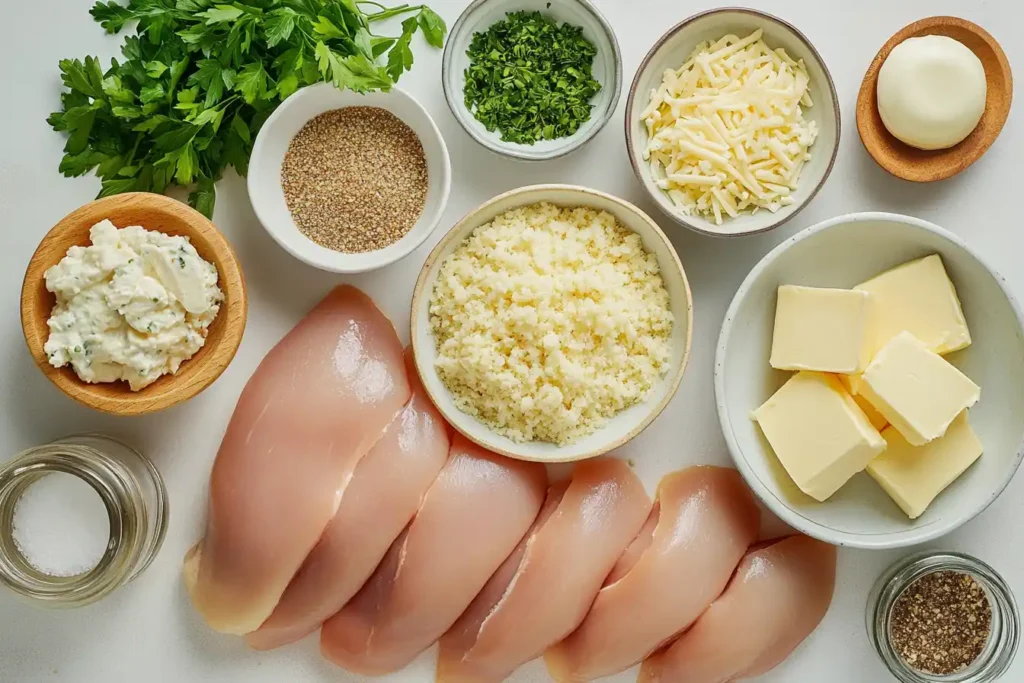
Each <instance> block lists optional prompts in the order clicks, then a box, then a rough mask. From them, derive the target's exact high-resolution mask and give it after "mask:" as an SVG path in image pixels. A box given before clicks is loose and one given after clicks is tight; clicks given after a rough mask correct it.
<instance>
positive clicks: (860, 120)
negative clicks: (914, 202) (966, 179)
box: [857, 17, 1013, 183]
mask: <svg viewBox="0 0 1024 683" xmlns="http://www.w3.org/2000/svg"><path fill="white" fill-rule="evenodd" d="M920 36H948V37H949V38H953V39H954V40H958V41H960V42H961V43H963V44H964V45H966V46H967V47H968V48H969V49H970V50H971V52H973V53H974V54H976V55H977V56H978V59H980V60H981V63H982V65H983V66H984V67H985V79H986V81H987V83H988V94H987V97H986V99H985V112H984V113H983V114H982V116H981V121H979V122H978V126H977V127H976V128H975V129H974V130H973V131H972V132H971V134H970V135H968V136H967V138H966V139H964V140H963V141H961V142H960V143H959V144H957V145H955V146H953V147H950V148H949V149H940V150H934V151H926V150H921V149H916V148H914V147H911V146H910V145H908V144H906V143H903V142H901V141H899V140H897V139H896V138H895V137H893V135H892V134H891V133H890V132H889V131H888V130H886V128H885V124H883V123H882V117H881V115H880V114H879V113H878V101H877V98H876V89H877V86H878V70H879V69H881V68H882V63H883V62H885V60H886V58H887V57H888V56H889V53H890V52H892V49H893V48H894V47H896V46H897V45H899V44H900V43H902V42H903V41H904V40H906V39H907V38H917V37H920ZM1012 101H1013V75H1012V74H1011V72H1010V62H1009V61H1008V60H1007V59H1006V54H1005V53H1003V49H1002V48H1001V47H1000V46H999V43H998V42H996V39H995V38H993V37H992V35H991V34H989V32H988V31H986V30H985V29H983V28H981V27H980V26H978V25H977V24H973V23H971V22H969V21H967V20H965V19H959V18H957V17H929V18H927V19H921V20H920V21H915V22H914V23H913V24H910V25H909V26H906V27H904V28H903V29H902V30H900V31H899V32H898V33H897V34H896V35H894V36H893V37H892V38H890V39H889V41H888V42H887V43H886V44H885V45H883V46H882V49H881V50H879V52H878V54H877V55H875V59H874V61H872V62H871V66H870V67H868V72H867V74H866V75H865V76H864V82H863V83H862V84H861V86H860V94H859V95H858V96H857V131H858V132H859V133H860V139H861V141H862V142H863V143H864V147H865V148H867V150H868V153H869V154H871V156H872V157H874V159H875V161H876V162H878V165H879V166H881V167H882V168H884V169H885V170H886V171H888V172H889V173H891V174H893V175H894V176H896V177H898V178H903V179H904V180H910V181H913V182H915V183H930V182H932V181H935V180H945V179H946V178H950V177H952V176H954V175H956V174H957V173H959V172H960V171H962V170H964V169H965V168H967V167H968V166H970V165H971V164H973V163H974V162H975V161H977V160H978V159H980V158H981V155H982V154H984V153H985V152H986V151H987V150H988V148H989V147H991V146H992V143H993V142H995V141H996V138H997V137H999V131H1001V130H1002V129H1003V124H1004V123H1006V118H1007V117H1008V116H1009V115H1010V103H1011V102H1012Z"/></svg>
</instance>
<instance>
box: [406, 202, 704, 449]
mask: <svg viewBox="0 0 1024 683" xmlns="http://www.w3.org/2000/svg"><path fill="white" fill-rule="evenodd" d="M692 328H693V307H692V301H691V294H690V288H689V284H688V283H687V280H686V274H685V273H684V271H683V267H682V264H681V263H680V261H679V257H678V256H677V254H676V252H675V249H674V248H673V247H672V244H671V243H670V242H669V240H668V238H667V237H666V236H665V234H664V233H663V232H662V231H661V229H660V228H659V227H658V225H657V224H656V223H655V222H654V221H653V220H651V218H650V217H649V216H647V214H645V213H644V212H643V211H641V210H640V209H638V208H637V207H635V206H633V205H632V204H630V203H629V202H626V201H624V200H622V199H619V198H616V197H613V196H611V195H607V194H604V193H602V192H598V191H595V190H590V189H587V188H583V187H576V186H571V185H537V186H532V187H524V188H520V189H518V190H513V191H511V192H508V193H506V194H503V195H499V196H498V197H495V198H494V199H492V200H490V201H489V202H487V203H485V204H484V205H482V206H480V207H479V208H477V209H475V210H474V211H473V212H472V213H470V214H469V215H468V216H466V217H465V218H463V219H462V220H461V221H460V222H459V223H458V224H457V225H456V226H455V227H454V228H452V229H451V230H450V231H449V233H448V234H447V235H446V236H445V237H444V238H443V239H442V240H441V242H440V243H439V244H438V245H437V247H435V248H434V250H433V251H432V252H431V253H430V255H429V256H428V258H427V261H426V264H425V265H424V266H423V269H422V270H421V271H420V276H419V279H418V281H417V283H416V289H415V292H414V294H413V302H412V320H411V330H412V335H411V336H412V345H413V352H414V357H415V362H416V368H417V371H418V372H419V374H420V377H421V378H422V380H423V384H424V387H425V388H426V390H427V393H428V394H429V395H430V398H431V399H432V400H433V402H434V404H435V405H437V407H438V409H439V410H440V411H441V413H442V414H443V415H444V417H445V418H446V419H447V420H448V422H450V423H451V424H452V425H453V426H454V427H455V429H457V430H458V431H459V432H461V433H462V434H463V435H465V436H466V437H467V438H469V439H470V440H472V441H474V442H476V443H478V444H480V445H481V446H484V447H485V448H488V449H490V450H492V451H494V452H497V453H501V454H503V455H506V456H509V457H512V458H518V459H522V460H533V461H541V462H570V461H575V460H582V459H585V458H592V457H596V456H598V455H602V454H604V453H607V452H609V451H611V450H613V449H615V448H618V447H619V446H622V445H623V444H625V443H627V442H628V441H630V440H631V439H633V438H634V437H635V436H636V435H638V434H639V433H640V432H641V431H643V430H644V429H645V428H646V427H647V426H648V425H649V424H651V422H653V421H654V419H655V418H656V417H657V416H658V415H659V414H660V413H661V412H662V411H663V410H664V409H665V407H666V406H667V405H668V403H669V401H670V400H671V398H672V396H673V395H674V394H675V392H676V390H677V389H678V388H679V383H680V381H681V379H682V376H683V371H684V369H685V368H686V362H687V358H688V356H689V351H690V342H691V338H692Z"/></svg>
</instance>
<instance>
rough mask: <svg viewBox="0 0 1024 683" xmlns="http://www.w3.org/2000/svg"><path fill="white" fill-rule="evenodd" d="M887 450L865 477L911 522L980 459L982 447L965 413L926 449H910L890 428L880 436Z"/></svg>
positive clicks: (873, 461)
mask: <svg viewBox="0 0 1024 683" xmlns="http://www.w3.org/2000/svg"><path fill="white" fill-rule="evenodd" d="M882 437H883V438H884V439H885V440H886V442H887V443H888V448H886V450H885V452H884V453H882V455H880V456H878V457H877V458H875V459H874V460H872V461H871V463H870V464H869V465H868V474H870V475H871V477H872V478H873V479H874V480H875V481H877V482H878V484H879V485H880V486H881V487H882V488H883V489H885V492H886V493H888V494H889V497H890V498H892V499H893V500H894V501H895V502H896V504H897V505H899V506H900V508H901V509H902V510H903V512H905V513H907V516H908V517H910V518H911V519H917V518H918V517H920V516H921V515H922V514H923V513H924V511H925V510H926V509H928V506H929V505H931V503H932V501H933V500H935V498H936V497H937V496H938V495H939V494H940V493H942V491H943V490H945V488H946V487H947V486H949V485H950V484H952V483H953V482H954V481H955V480H956V479H957V477H959V476H960V475H961V474H963V473H964V472H965V471H966V470H967V468H968V467H970V466H971V465H972V464H974V461H975V460H977V459H978V458H980V457H981V453H982V450H983V449H982V446H981V441H980V440H978V436H977V434H975V433H974V429H972V428H971V423H970V421H969V419H968V415H967V411H966V410H965V411H964V412H962V413H960V415H958V416H957V418H956V419H955V420H953V423H952V424H951V425H949V428H948V429H947V430H946V435H945V436H943V437H942V438H940V439H936V440H935V441H932V442H931V443H930V444H928V445H926V446H911V445H910V444H909V443H907V440H906V439H904V438H903V435H901V434H900V433H899V431H898V430H896V429H895V428H894V427H889V428H888V429H886V430H885V431H883V432H882Z"/></svg>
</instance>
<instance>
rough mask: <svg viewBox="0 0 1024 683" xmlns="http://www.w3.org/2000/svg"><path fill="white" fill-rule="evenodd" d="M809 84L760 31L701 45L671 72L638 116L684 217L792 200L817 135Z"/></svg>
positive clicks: (656, 172) (649, 152)
mask: <svg viewBox="0 0 1024 683" xmlns="http://www.w3.org/2000/svg"><path fill="white" fill-rule="evenodd" d="M809 83H810V77H809V76H808V75H807V69H806V67H805V66H804V63H803V60H800V61H794V60H793V59H792V58H790V57H789V55H787V54H786V51H785V50H783V49H782V48H779V49H777V50H772V49H770V48H769V47H768V46H767V45H766V44H765V42H764V40H762V39H761V29H758V30H757V31H755V32H754V33H752V34H750V35H749V36H747V37H746V38H743V39H740V38H739V37H737V36H735V35H727V36H725V37H724V38H722V39H720V40H718V41H717V42H715V43H713V44H709V43H707V42H704V43H701V44H700V45H698V46H697V48H696V49H695V50H694V51H693V54H692V55H690V57H689V59H687V61H686V63H685V64H683V65H682V66H681V67H679V68H678V69H668V70H666V71H665V75H664V78H663V80H662V83H661V85H660V86H659V87H658V88H657V89H656V90H653V91H652V92H651V101H650V104H648V105H647V108H646V109H644V111H643V112H642V113H641V114H640V118H641V120H642V121H643V122H644V123H645V124H646V126H647V133H648V142H647V147H646V148H645V150H644V159H645V160H647V161H648V162H649V163H650V168H651V173H652V175H653V176H654V178H655V182H657V184H658V187H660V188H661V189H663V190H665V191H666V192H667V193H668V196H669V198H670V199H671V200H672V202H673V204H675V206H676V207H678V208H679V210H680V211H682V212H683V214H685V215H687V216H689V215H693V214H696V215H699V216H704V217H706V218H708V219H713V220H714V221H715V223H716V224H717V225H721V224H722V219H723V216H725V217H733V218H735V217H736V216H738V215H740V214H741V213H756V212H757V211H758V210H759V209H768V210H769V211H771V212H773V213H774V212H775V211H778V210H779V209H780V208H781V207H783V206H788V205H790V204H792V203H793V197H792V193H793V192H794V191H795V190H796V188H797V183H798V182H799V180H800V172H801V170H802V169H803V166H804V164H805V163H806V162H807V161H809V160H810V158H811V155H810V152H809V150H810V147H811V145H813V144H814V140H815V139H816V138H817V136H818V129H817V124H816V123H815V122H814V121H806V120H804V116H803V107H810V106H812V105H813V102H812V101H811V95H810V92H809V91H808V84H809Z"/></svg>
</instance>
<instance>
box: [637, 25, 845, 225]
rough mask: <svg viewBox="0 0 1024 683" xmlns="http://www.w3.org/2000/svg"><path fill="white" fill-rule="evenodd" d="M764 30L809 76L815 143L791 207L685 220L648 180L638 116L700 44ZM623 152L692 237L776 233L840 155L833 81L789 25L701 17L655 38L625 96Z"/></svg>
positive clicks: (804, 39) (808, 198)
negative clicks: (718, 220) (664, 80)
mask: <svg viewBox="0 0 1024 683" xmlns="http://www.w3.org/2000/svg"><path fill="white" fill-rule="evenodd" d="M759 28H760V29H763V30H764V34H763V38H764V41H765V43H767V44H768V47H770V48H773V49H774V48H780V47H781V48H785V50H786V53H787V54H789V56H790V57H792V58H793V59H802V60H804V64H805V65H806V66H807V73H808V75H809V76H810V77H811V82H810V85H809V90H810V93H811V98H812V99H813V101H814V106H813V107H809V108H805V109H804V117H805V118H806V119H808V120H811V121H814V122H815V123H817V125H818V139H817V140H816V141H815V142H814V145H813V146H812V147H811V150H810V151H811V160H810V161H808V162H807V163H806V165H805V166H804V168H803V171H802V173H801V174H800V183H799V186H798V188H797V190H796V191H795V192H793V195H792V196H793V199H795V200H796V201H794V203H793V204H790V205H789V206H784V207H782V208H781V209H779V210H778V211H777V212H775V213H771V212H769V211H764V210H762V211H758V212H757V213H756V214H753V215H750V214H745V215H740V216H738V217H736V218H727V219H726V218H723V221H722V225H715V222H714V221H713V220H708V219H706V218H702V217H700V216H696V215H694V216H685V215H683V213H682V212H681V211H679V210H678V209H677V208H676V207H675V205H674V204H673V203H672V201H671V200H670V199H669V197H668V194H666V193H665V191H664V190H662V189H661V188H659V187H658V186H657V185H656V184H655V181H654V178H653V176H652V175H651V169H650V166H649V165H648V163H647V162H646V161H644V158H643V151H644V149H645V148H646V147H647V142H648V135H647V127H646V126H645V125H644V123H643V122H642V121H641V120H640V118H639V116H640V113H641V112H643V110H644V109H645V108H646V107H647V105H648V104H649V103H650V101H651V91H652V90H656V89H657V88H658V86H660V85H661V82H662V78H663V74H664V73H665V70H666V69H678V68H679V67H680V66H682V64H683V63H684V62H685V61H686V59H687V58H688V57H689V56H690V54H691V53H692V52H693V49H694V48H695V47H696V46H697V45H698V44H699V43H701V42H703V41H712V42H713V41H716V40H718V39H720V38H721V37H722V36H725V35H729V34H735V35H737V36H740V37H745V36H747V35H749V34H750V33H753V32H754V31H756V30H757V29H759ZM625 126H626V152H627V154H628V155H629V160H630V163H631V164H632V165H633V172H634V173H635V174H636V177H637V178H638V179H639V180H640V183H641V184H642V185H643V186H644V189H645V190H646V191H647V194H649V195H650V196H651V198H652V199H654V201H655V202H657V203H658V206H659V207H661V209H662V210H663V211H664V212H665V213H666V214H668V215H669V216H670V217H671V218H672V219H673V220H674V221H676V222H677V223H679V224H680V225H682V226H684V227H687V228H690V229H691V230H696V231H697V232H700V233H704V234H708V235H715V236H723V235H724V236H730V235H750V234H753V233H758V232H764V231H766V230H771V229H772V228H776V227H778V226H780V225H782V224H783V223H785V222H786V221H788V220H789V219H790V218H792V217H793V216H795V215H796V214H797V213H798V212H799V211H800V210H801V209H802V208H804V206H806V205H807V203H808V202H809V201H811V199H812V198H813V197H814V195H815V194H817V193H818V190H820V189H821V186H822V185H824V184H825V180H827V179H828V176H829V173H831V172H832V166H833V164H834V163H835V160H836V154H837V153H838V152H839V133H840V129H841V124H840V114H839V97H838V96H837V95H836V88H835V85H834V84H833V83H832V76H831V75H830V74H829V71H828V68H827V67H826V66H825V62H824V61H823V60H822V58H821V55H819V54H818V51H817V50H815V49H814V46H813V45H812V44H811V42H810V41H809V40H808V39H807V37H806V36H804V34H802V33H801V32H800V31H798V30H797V29H796V27H794V26H792V25H791V24H789V23H787V22H785V21H783V20H782V19H779V18H778V17H774V16H772V15H770V14H766V13H764V12H759V11H757V10H752V9H741V8H726V9H717V10H710V11H707V12H701V13H700V14H695V15H694V16H692V17H690V18H689V19H686V20H685V21H683V22H682V23H680V24H677V25H676V26H674V27H672V28H671V29H669V30H668V32H667V33H665V35H663V36H662V37H661V38H659V39H658V42H656V43H655V44H654V47H652V48H651V50H650V52H648V53H647V56H646V57H644V60H643V62H641V64H640V68H638V69H637V72H636V76H635V77H634V78H633V84H632V86H630V89H629V94H628V95H627V96H626V115H625Z"/></svg>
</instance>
